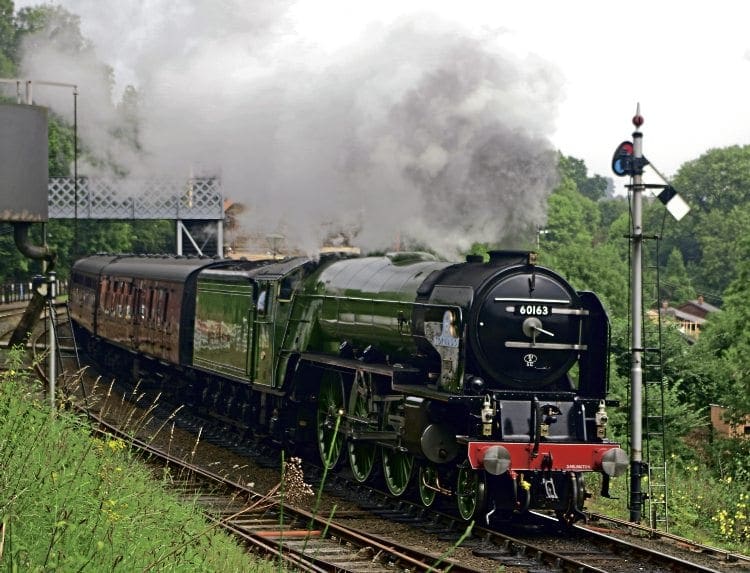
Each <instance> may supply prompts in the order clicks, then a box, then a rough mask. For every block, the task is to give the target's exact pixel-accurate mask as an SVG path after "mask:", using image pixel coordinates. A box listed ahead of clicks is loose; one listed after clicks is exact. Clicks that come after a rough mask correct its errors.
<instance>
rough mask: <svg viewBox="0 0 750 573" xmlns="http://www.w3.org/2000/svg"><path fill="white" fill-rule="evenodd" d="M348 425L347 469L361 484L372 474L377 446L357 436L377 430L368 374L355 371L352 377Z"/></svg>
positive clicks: (370, 381)
mask: <svg viewBox="0 0 750 573" xmlns="http://www.w3.org/2000/svg"><path fill="white" fill-rule="evenodd" d="M373 416H375V419H373ZM349 423H350V424H351V429H352V433H353V437H352V439H350V440H349V442H348V444H347V452H348V454H349V467H350V468H351V470H352V475H353V476H354V479H355V480H357V481H358V482H360V483H362V482H364V481H366V480H367V478H369V477H370V475H371V474H372V469H373V467H374V466H375V456H376V453H377V445H376V444H375V443H374V442H370V441H364V440H358V439H357V434H358V433H359V432H367V431H373V430H377V427H378V422H377V412H376V411H375V410H374V409H373V408H372V380H371V378H370V376H369V375H368V374H365V373H364V372H361V371H357V373H356V375H355V376H354V384H353V385H352V393H351V396H350V397H349Z"/></svg>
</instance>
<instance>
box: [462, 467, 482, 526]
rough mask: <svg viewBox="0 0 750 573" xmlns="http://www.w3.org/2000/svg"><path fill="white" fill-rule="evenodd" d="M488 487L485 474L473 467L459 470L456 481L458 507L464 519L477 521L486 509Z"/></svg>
mask: <svg viewBox="0 0 750 573" xmlns="http://www.w3.org/2000/svg"><path fill="white" fill-rule="evenodd" d="M485 503H486V485H485V481H484V474H483V473H480V472H478V471H476V470H474V469H472V468H471V467H468V466H466V467H462V468H460V469H459V470H458V479H457V481H456V505H457V507H458V513H459V515H460V516H461V518H462V519H464V520H466V521H469V520H472V519H476V518H477V516H478V515H480V514H481V513H482V512H483V511H484V509H485Z"/></svg>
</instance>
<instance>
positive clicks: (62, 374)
mask: <svg viewBox="0 0 750 573" xmlns="http://www.w3.org/2000/svg"><path fill="white" fill-rule="evenodd" d="M58 306H59V305H58V304H57V303H56V302H55V300H54V297H48V298H47V309H46V310H47V314H48V317H49V324H50V325H51V328H52V334H53V336H54V339H55V356H54V359H55V360H56V361H57V367H56V368H55V370H56V373H57V377H58V379H60V380H71V379H73V378H75V377H76V376H78V375H79V372H80V370H81V359H80V356H79V353H78V344H77V343H76V337H75V330H74V329H73V322H72V321H71V319H70V312H69V310H70V309H69V306H68V303H67V302H66V303H65V304H64V305H63V306H64V310H63V312H59V310H58ZM45 324H47V323H46V322H45ZM48 332H49V331H48ZM52 359H53V357H52V356H48V357H47V360H52ZM81 388H82V389H83V384H81ZM85 398H86V396H85V390H84V399H85Z"/></svg>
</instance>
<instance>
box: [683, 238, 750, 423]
mask: <svg viewBox="0 0 750 573" xmlns="http://www.w3.org/2000/svg"><path fill="white" fill-rule="evenodd" d="M738 242H739V244H740V250H741V252H742V253H743V254H744V258H743V260H742V262H741V263H740V264H739V265H738V269H737V278H735V280H734V281H732V283H731V284H730V286H729V288H727V290H726V292H725V296H724V306H723V311H722V312H720V313H714V314H712V315H710V318H709V321H708V325H707V327H706V328H705V330H704V331H703V332H702V334H701V336H700V338H699V340H698V343H697V344H696V347H695V350H694V352H692V353H691V356H690V359H691V360H690V366H691V367H694V370H692V369H691V370H690V372H691V374H690V375H691V376H692V378H693V384H692V385H691V393H692V396H691V398H693V399H694V400H702V401H703V403H704V404H707V403H711V402H719V403H721V405H723V406H726V407H727V408H728V409H729V412H730V415H732V416H733V417H734V418H735V419H741V418H742V417H744V416H745V415H747V414H749V413H750V329H748V328H747V325H748V324H749V321H750V305H748V300H750V237H747V236H745V237H743V238H742V239H741V240H740V241H738ZM700 360H703V361H704V362H703V363H700V362H699V361H700Z"/></svg>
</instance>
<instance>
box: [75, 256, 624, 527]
mask: <svg viewBox="0 0 750 573" xmlns="http://www.w3.org/2000/svg"><path fill="white" fill-rule="evenodd" d="M69 308H70V313H71V317H72V319H73V321H74V323H75V324H76V326H77V330H79V331H80V332H81V333H82V335H83V336H84V337H85V338H86V342H87V344H88V347H89V348H90V349H91V351H92V352H94V353H95V354H96V353H98V354H99V355H100V356H102V358H103V359H104V360H105V361H108V362H109V363H110V365H111V366H113V367H119V368H127V369H128V371H132V372H135V373H137V374H141V373H144V372H148V373H150V374H151V375H152V378H155V379H158V380H161V384H162V385H163V388H164V389H165V390H168V391H170V392H171V393H172V394H173V395H175V396H180V397H181V398H182V399H183V400H184V401H186V402H187V403H189V404H191V405H194V406H195V407H197V408H201V409H203V410H204V411H205V412H207V413H210V414H211V415H212V416H215V417H217V418H220V419H223V420H225V421H229V422H231V423H233V424H234V425H236V426H238V427H239V428H242V429H243V430H245V431H247V432H250V433H252V434H253V435H255V436H265V437H269V438H271V439H274V440H278V441H279V442H281V443H283V444H285V445H288V446H290V447H297V446H302V447H305V448H307V447H309V449H310V450H311V451H313V452H316V453H315V454H314V455H316V456H319V458H320V461H321V462H322V463H323V464H324V465H325V466H326V467H328V468H333V467H334V466H338V465H344V464H347V465H348V469H349V470H350V471H351V475H352V476H353V477H354V479H355V480H357V481H360V482H365V481H367V480H372V479H376V478H377V479H382V480H383V481H384V483H385V486H386V487H387V488H388V490H389V491H390V493H391V494H393V495H394V496H401V495H404V494H405V493H406V492H407V491H410V492H413V493H415V494H418V496H419V499H420V500H421V502H422V503H423V504H424V505H425V506H431V505H432V504H433V503H434V502H435V500H436V499H437V498H438V496H440V497H443V498H444V499H447V500H448V501H447V502H448V503H451V501H450V500H449V498H450V499H452V500H453V502H452V503H454V504H455V507H456V508H457V510H458V513H459V514H460V516H461V517H462V518H463V519H465V520H467V521H468V520H478V521H482V522H487V521H489V520H490V519H496V518H500V517H509V516H513V515H517V514H523V513H525V512H527V511H528V510H530V509H545V510H552V511H554V512H556V514H557V515H558V516H559V517H560V519H562V520H564V521H566V522H572V521H575V520H576V519H579V518H580V517H581V516H582V513H581V512H582V509H583V504H584V500H585V499H586V497H587V495H588V494H587V492H586V489H585V486H584V480H583V474H584V473H585V472H591V471H597V472H601V473H602V475H603V476H604V477H603V482H604V484H605V486H606V484H608V483H609V477H610V476H617V475H620V474H622V473H623V472H624V471H625V469H626V468H627V463H628V460H627V455H626V454H625V452H624V451H623V450H622V449H620V448H619V445H618V444H616V443H613V442H611V441H609V440H607V438H606V427H607V414H606V405H607V404H606V391H607V371H608V353H609V352H608V350H609V321H608V318H607V315H606V312H605V310H604V308H603V306H602V304H601V302H600V300H599V299H598V298H597V297H596V295H594V294H593V293H591V292H577V291H575V290H574V289H573V288H572V287H571V286H570V285H569V284H568V283H567V282H566V281H565V280H564V279H563V278H562V277H561V276H560V275H558V274H556V273H555V272H553V271H552V270H549V269H547V268H544V267H542V266H539V265H537V264H536V259H535V254H534V253H529V252H523V251H497V252H492V253H491V254H490V257H489V261H487V262H485V261H484V260H483V259H482V258H481V257H476V256H469V257H467V259H466V261H465V262H462V263H450V262H445V261H439V260H437V259H436V258H434V257H432V256H431V255H427V254H424V253H403V252H400V253H392V254H387V255H385V256H379V257H345V256H340V255H327V256H326V255H323V256H321V257H320V258H319V259H317V260H312V259H309V258H289V259H285V260H262V261H245V260H243V261H237V260H226V259H224V260H214V259H209V258H185V257H163V256H137V257H136V256H114V255H97V256H91V257H87V258H84V259H81V260H79V261H77V262H76V263H75V265H74V267H73V270H72V277H71V285H70V300H69ZM154 374H155V375H157V376H155V377H154V376H153V375H154Z"/></svg>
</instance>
